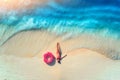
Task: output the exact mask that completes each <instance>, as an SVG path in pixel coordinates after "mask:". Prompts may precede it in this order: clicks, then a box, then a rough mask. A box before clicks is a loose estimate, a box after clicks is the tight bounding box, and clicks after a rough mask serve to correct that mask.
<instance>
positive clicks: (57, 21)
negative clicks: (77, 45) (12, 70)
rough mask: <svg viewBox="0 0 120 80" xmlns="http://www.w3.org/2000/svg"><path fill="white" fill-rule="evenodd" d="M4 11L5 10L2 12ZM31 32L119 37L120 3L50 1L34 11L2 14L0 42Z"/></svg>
mask: <svg viewBox="0 0 120 80" xmlns="http://www.w3.org/2000/svg"><path fill="white" fill-rule="evenodd" d="M1 12H2V11H1ZM29 29H30V30H31V29H40V30H46V31H49V32H54V33H56V34H63V33H66V32H67V33H73V34H74V33H75V34H78V35H79V34H81V33H88V34H89V33H91V34H95V35H102V36H105V37H107V36H108V37H114V38H116V39H119V38H120V0H49V1H48V2H47V3H45V4H43V5H39V6H36V7H34V8H31V9H23V10H21V11H19V10H11V11H8V12H5V14H1V13H0V41H1V42H2V40H3V42H4V41H6V40H7V39H8V38H9V37H11V36H12V35H14V34H16V33H18V32H20V31H23V30H29Z"/></svg>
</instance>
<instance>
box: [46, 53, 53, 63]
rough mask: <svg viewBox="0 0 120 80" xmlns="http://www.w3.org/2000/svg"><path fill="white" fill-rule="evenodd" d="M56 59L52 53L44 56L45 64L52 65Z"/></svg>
mask: <svg viewBox="0 0 120 80" xmlns="http://www.w3.org/2000/svg"><path fill="white" fill-rule="evenodd" d="M54 59H55V57H54V55H53V54H52V53H51V52H47V53H45V54H44V62H45V63H46V64H51V63H52V62H53V61H54Z"/></svg>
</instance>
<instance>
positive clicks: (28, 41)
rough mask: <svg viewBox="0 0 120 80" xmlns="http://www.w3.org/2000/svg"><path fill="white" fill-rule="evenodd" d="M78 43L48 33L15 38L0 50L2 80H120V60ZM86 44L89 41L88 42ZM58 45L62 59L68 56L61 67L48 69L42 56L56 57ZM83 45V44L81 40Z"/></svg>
mask: <svg viewBox="0 0 120 80" xmlns="http://www.w3.org/2000/svg"><path fill="white" fill-rule="evenodd" d="M77 40H78V41H79V39H77V38H76V39H69V40H65V39H63V37H62V36H61V37H60V36H56V35H54V34H50V33H46V32H45V31H43V32H42V31H26V32H21V33H19V34H17V35H15V36H13V37H12V38H11V39H9V40H8V41H7V42H6V43H5V44H4V45H2V46H1V47H0V53H1V54H0V70H1V71H0V80H4V79H7V80H40V79H42V80H52V79H53V80H75V79H77V80H114V79H115V80H119V79H120V76H119V74H120V61H119V60H113V59H111V58H109V57H106V56H105V55H103V53H99V52H96V51H93V50H89V49H85V48H82V47H81V48H78V47H75V46H76V45H75V44H79V43H78V41H77ZM83 40H85V41H86V39H85V38H83ZM57 42H59V43H60V46H61V50H62V56H64V55H65V54H67V56H66V57H65V58H63V60H62V61H61V64H58V63H57V62H55V63H54V64H52V65H47V64H45V63H44V61H43V54H44V53H45V52H46V51H51V52H52V53H53V54H54V55H55V56H56V54H55V53H56V43H57ZM79 42H80V41H79ZM81 43H84V42H83V41H82V40H81ZM87 43H90V42H89V41H88V42H87ZM91 44H93V45H95V44H96V43H91ZM93 47H94V46H93ZM98 51H99V50H98Z"/></svg>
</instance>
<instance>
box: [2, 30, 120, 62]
mask: <svg viewBox="0 0 120 80" xmlns="http://www.w3.org/2000/svg"><path fill="white" fill-rule="evenodd" d="M14 41H15V42H16V43H15V42H14ZM27 42H28V43H27ZM57 42H60V44H61V45H62V46H63V47H64V48H65V49H63V53H68V52H70V51H72V50H75V49H81V48H84V49H89V50H92V51H96V52H98V53H101V54H103V55H105V56H106V57H108V58H110V59H113V60H119V59H120V50H119V45H120V41H119V40H114V39H109V38H103V37H98V36H95V35H94V36H93V35H90V34H89V35H88V34H83V35H80V36H72V37H71V36H69V34H64V35H55V34H54V33H50V32H47V31H41V30H30V31H29V30H27V31H22V32H19V33H17V34H15V35H14V36H12V37H10V38H9V39H8V40H7V41H6V42H5V43H4V44H3V45H2V46H1V47H0V53H1V54H4V53H5V54H15V55H17V54H16V53H15V52H16V51H18V52H19V51H20V50H22V49H23V50H24V49H26V50H25V51H23V53H22V55H21V56H25V55H24V54H28V53H30V54H29V55H31V56H34V55H37V54H39V53H40V52H41V53H42V52H44V51H46V50H47V49H49V48H50V49H53V48H55V45H56V43H57ZM32 46H35V47H32ZM14 47H18V48H17V49H16V50H14ZM29 47H30V50H29ZM11 48H13V49H11ZM27 50H28V51H27ZM12 51H13V52H12ZM19 54H20V53H18V55H19ZM19 56H20V55H19Z"/></svg>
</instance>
